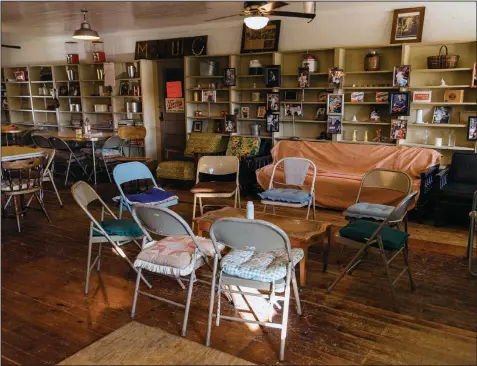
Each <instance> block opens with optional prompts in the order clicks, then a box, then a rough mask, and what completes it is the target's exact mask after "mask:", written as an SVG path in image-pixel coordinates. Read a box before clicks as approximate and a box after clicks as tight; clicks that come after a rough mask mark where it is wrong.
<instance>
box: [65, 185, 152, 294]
mask: <svg viewBox="0 0 477 366" xmlns="http://www.w3.org/2000/svg"><path fill="white" fill-rule="evenodd" d="M71 193H72V194H73V197H74V199H75V201H76V203H77V204H78V205H79V206H80V207H81V209H82V210H83V211H84V213H85V214H86V215H87V216H88V217H89V219H90V220H91V223H90V229H89V240H88V264H87V267H86V285H85V290H84V293H85V294H88V288H89V278H90V275H91V270H92V269H93V268H94V266H95V265H97V268H96V270H97V271H98V272H99V270H100V264H101V244H103V243H110V244H111V245H112V246H113V248H114V250H115V251H116V253H118V254H119V255H120V256H121V257H122V258H124V260H125V261H126V262H128V264H129V265H130V266H131V268H133V269H134V270H135V271H136V269H135V268H134V266H133V263H132V262H131V260H130V259H129V258H128V257H127V256H126V253H124V251H123V250H122V249H121V248H120V247H121V246H123V245H124V244H127V243H130V242H131V241H133V242H134V243H136V245H137V246H138V247H139V248H141V245H140V244H139V242H138V240H142V237H143V234H142V230H141V228H140V227H139V226H138V225H137V223H136V222H135V221H134V220H125V219H118V218H117V217H116V215H115V214H114V213H113V212H112V211H111V209H110V208H109V207H108V205H106V203H104V201H103V200H102V199H101V197H99V196H98V194H97V193H96V191H95V190H94V189H93V188H91V186H90V185H89V184H88V183H86V182H83V181H79V182H76V183H75V184H74V185H73V186H72V187H71ZM94 201H99V203H100V204H101V219H100V221H98V220H96V219H95V218H94V216H93V214H92V213H91V212H90V211H89V210H88V205H89V204H90V203H91V202H94ZM105 213H106V214H109V215H110V216H111V219H105V217H104V214H105ZM93 244H98V245H99V247H98V255H97V256H96V258H95V259H94V260H93V263H91V252H92V247H93ZM140 278H142V280H143V281H144V283H145V284H146V285H147V286H148V287H149V288H151V287H152V286H151V285H150V283H149V282H148V281H147V280H146V279H145V278H144V277H143V276H141V277H140Z"/></svg>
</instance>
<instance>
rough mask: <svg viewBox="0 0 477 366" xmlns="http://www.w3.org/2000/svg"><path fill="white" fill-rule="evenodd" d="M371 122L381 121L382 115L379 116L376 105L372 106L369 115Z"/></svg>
mask: <svg viewBox="0 0 477 366" xmlns="http://www.w3.org/2000/svg"><path fill="white" fill-rule="evenodd" d="M369 120H370V121H373V122H379V121H380V120H381V115H380V114H379V110H378V108H376V106H374V105H373V106H371V112H370V113H369Z"/></svg>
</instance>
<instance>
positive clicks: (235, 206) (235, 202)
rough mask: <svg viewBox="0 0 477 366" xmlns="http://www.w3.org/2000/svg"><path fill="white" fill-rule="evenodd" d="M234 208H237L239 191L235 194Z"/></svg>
mask: <svg viewBox="0 0 477 366" xmlns="http://www.w3.org/2000/svg"><path fill="white" fill-rule="evenodd" d="M234 208H237V191H235V194H234Z"/></svg>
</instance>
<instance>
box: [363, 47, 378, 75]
mask: <svg viewBox="0 0 477 366" xmlns="http://www.w3.org/2000/svg"><path fill="white" fill-rule="evenodd" d="M379 68H380V65H379V55H378V54H377V53H376V51H369V52H368V53H367V54H366V56H365V57H364V71H378V70H379Z"/></svg>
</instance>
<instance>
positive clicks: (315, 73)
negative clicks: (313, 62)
mask: <svg viewBox="0 0 477 366" xmlns="http://www.w3.org/2000/svg"><path fill="white" fill-rule="evenodd" d="M310 75H315V76H325V75H328V73H327V72H310ZM281 76H296V77H298V73H296V74H293V73H292V74H288V73H287V74H281Z"/></svg>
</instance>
